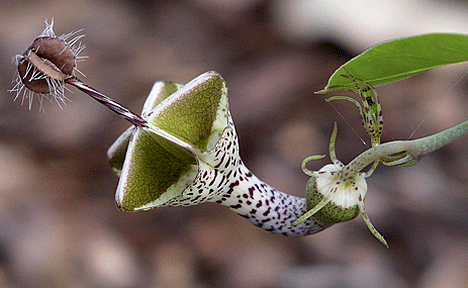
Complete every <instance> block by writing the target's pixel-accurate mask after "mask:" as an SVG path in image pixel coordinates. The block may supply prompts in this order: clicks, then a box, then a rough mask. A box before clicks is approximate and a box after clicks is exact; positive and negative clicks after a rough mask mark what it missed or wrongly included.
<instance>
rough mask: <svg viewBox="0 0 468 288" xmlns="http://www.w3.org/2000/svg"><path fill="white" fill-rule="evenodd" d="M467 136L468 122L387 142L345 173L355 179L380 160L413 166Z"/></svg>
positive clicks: (351, 165) (385, 162) (369, 152)
mask: <svg viewBox="0 0 468 288" xmlns="http://www.w3.org/2000/svg"><path fill="white" fill-rule="evenodd" d="M466 134H468V121H465V122H463V123H461V124H458V125H455V126H453V127H451V128H449V129H446V130H444V131H441V132H439V133H436V134H433V135H430V136H427V137H424V138H420V139H416V140H409V141H392V142H387V143H384V144H381V145H378V146H375V147H373V148H370V149H368V150H366V151H364V152H363V153H361V154H360V155H359V156H357V157H356V158H354V160H353V161H351V162H350V163H349V164H348V165H346V166H345V168H344V169H343V173H344V175H346V176H349V177H355V176H356V175H357V174H358V173H360V171H362V170H363V169H364V168H365V167H366V166H368V165H369V164H371V163H372V162H374V161H378V160H380V161H382V163H383V164H385V165H387V166H412V165H414V164H416V163H417V162H418V161H419V160H420V159H421V158H422V157H423V156H425V155H427V154H429V153H431V152H434V151H435V150H437V149H440V148H442V147H443V146H445V145H447V144H449V143H450V142H452V141H455V140H457V139H458V138H460V137H462V136H464V135H466Z"/></svg>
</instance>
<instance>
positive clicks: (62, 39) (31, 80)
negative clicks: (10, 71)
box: [10, 21, 86, 109]
mask: <svg viewBox="0 0 468 288" xmlns="http://www.w3.org/2000/svg"><path fill="white" fill-rule="evenodd" d="M53 25H54V22H53V21H51V23H50V24H49V23H47V21H46V28H45V30H44V31H43V32H42V33H41V34H40V35H39V36H38V37H36V39H34V41H33V43H32V44H31V45H30V46H29V47H28V48H27V49H26V51H25V52H24V53H23V54H22V55H17V56H16V64H17V66H18V75H17V77H16V79H15V82H16V84H15V86H14V87H13V89H11V90H10V91H11V92H16V97H15V100H16V99H17V98H19V96H20V95H22V103H23V102H24V101H25V100H28V102H29V108H30V109H31V106H32V102H33V99H34V97H35V96H38V98H39V102H40V108H39V109H42V102H43V100H44V98H46V99H48V100H49V101H51V102H56V103H57V104H58V105H59V106H60V105H61V104H66V101H67V100H68V99H67V98H66V97H65V86H64V84H65V82H64V81H65V80H66V79H67V78H69V77H73V76H74V74H75V71H78V69H77V68H76V67H77V62H78V61H80V60H82V59H84V58H86V57H83V56H78V55H79V53H80V52H81V51H83V49H84V48H85V46H84V45H81V43H79V44H78V45H76V43H77V42H78V40H79V39H81V38H82V37H83V36H84V35H78V36H75V37H73V38H72V36H74V35H76V33H77V32H79V31H76V32H72V33H68V34H64V35H61V36H58V37H57V36H56V35H55V33H54V31H53ZM70 38H72V39H71V40H70V41H68V40H69V39H70ZM78 72H79V71H78Z"/></svg>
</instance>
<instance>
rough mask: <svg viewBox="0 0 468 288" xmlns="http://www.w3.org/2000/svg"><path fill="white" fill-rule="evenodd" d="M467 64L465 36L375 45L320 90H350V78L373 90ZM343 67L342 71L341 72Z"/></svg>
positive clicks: (427, 37) (441, 35)
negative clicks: (431, 70) (463, 63)
mask: <svg viewBox="0 0 468 288" xmlns="http://www.w3.org/2000/svg"><path fill="white" fill-rule="evenodd" d="M465 61H468V35H464V34H450V33H435V34H424V35H418V36H412V37H407V38H399V39H395V40H390V41H386V42H382V43H380V44H377V45H375V46H373V47H371V48H369V49H368V50H366V51H364V52H363V53H361V54H360V55H358V56H356V57H354V58H353V59H351V60H350V61H348V62H346V63H345V64H344V65H342V66H341V67H340V68H338V69H337V70H336V71H335V72H334V73H333V75H332V76H331V77H330V79H328V84H327V86H325V88H324V89H323V90H321V91H318V92H316V93H318V94H323V93H327V92H332V91H346V90H348V91H349V90H353V89H354V88H355V84H354V83H353V81H352V79H350V78H349V74H348V73H347V72H346V69H347V70H348V71H349V73H350V74H351V75H352V77H354V78H356V79H359V80H362V81H365V82H367V83H368V84H370V85H372V86H374V87H377V86H381V85H385V84H388V83H392V82H396V81H398V80H401V79H405V78H408V77H411V76H414V75H417V74H420V73H422V72H425V71H427V70H430V69H433V68H436V67H440V66H445V65H450V64H455V63H460V62H465ZM345 68H346V69H345Z"/></svg>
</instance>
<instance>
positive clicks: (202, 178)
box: [12, 22, 468, 245]
mask: <svg viewBox="0 0 468 288" xmlns="http://www.w3.org/2000/svg"><path fill="white" fill-rule="evenodd" d="M52 28H53V22H51V23H50V24H48V23H46V29H45V30H44V32H43V33H42V34H41V35H40V36H38V37H37V38H36V39H35V40H34V41H33V44H31V46H30V47H29V48H28V49H27V50H26V52H25V53H24V54H22V55H20V56H18V57H17V64H18V73H19V76H18V78H17V80H16V86H15V87H14V88H13V89H12V91H14V92H16V93H17V95H16V98H18V97H22V102H24V101H26V100H28V102H29V106H30V107H31V105H32V99H33V98H34V97H35V96H36V95H39V99H40V102H41V105H42V101H43V99H44V98H46V99H49V100H51V101H53V102H57V103H58V104H61V103H65V101H66V98H65V95H64V89H65V87H64V85H65V84H68V85H72V86H74V87H76V88H77V89H79V90H81V91H83V92H84V93H86V94H87V95H89V96H91V97H92V98H94V99H95V100H97V101H98V102H100V103H101V104H103V105H105V106H106V107H108V108H109V109H111V110H112V111H114V112H116V113H117V114H119V115H121V116H123V117H124V118H125V119H126V120H127V121H129V122H130V123H131V124H132V126H131V127H130V128H129V129H127V130H126V131H125V132H124V133H123V134H122V135H121V136H120V137H119V138H118V139H117V141H116V142H115V143H114V144H113V145H112V146H111V147H110V149H109V151H108V156H109V160H110V164H111V166H112V168H113V169H114V170H115V171H116V173H117V175H118V176H119V177H120V180H119V184H118V187H117V192H116V198H115V200H116V203H117V206H118V207H119V209H121V210H122V211H140V210H147V209H151V208H156V207H162V206H178V205H196V204H199V203H202V202H214V203H219V204H221V205H224V206H226V207H229V208H230V209H231V210H233V211H234V212H236V213H238V214H239V215H241V216H242V217H244V218H245V219H247V220H248V221H249V222H251V223H252V224H254V225H256V226H258V227H260V228H262V229H264V230H266V231H269V232H272V233H277V234H283V235H287V236H305V235H310V234H313V233H317V232H319V231H321V230H323V229H325V228H328V227H330V226H332V225H333V224H335V223H339V222H343V221H347V220H350V219H353V218H355V217H356V216H357V215H359V214H362V216H363V218H364V221H365V222H366V224H367V226H368V227H369V229H370V230H371V232H372V233H373V234H374V235H375V236H376V237H377V238H378V239H379V240H380V241H381V242H382V243H384V244H385V245H386V242H385V240H384V239H383V237H382V236H381V235H380V233H378V232H377V230H375V228H374V227H373V226H372V224H371V223H370V221H369V219H368V218H367V215H366V213H365V210H364V199H365V196H366V193H367V184H366V180H365V178H367V177H369V176H370V175H371V174H372V171H373V170H374V169H375V168H376V167H377V164H378V163H379V162H382V163H384V164H385V165H390V166H395V165H396V166H411V165H413V164H415V163H416V162H417V161H419V159H420V158H421V157H423V156H424V155H426V154H428V153H430V152H432V151H434V150H436V149H439V148H440V147H442V146H444V145H446V144H448V143H450V142H451V141H454V140H455V139H457V138H459V137H461V136H463V135H466V134H467V133H468V121H467V122H464V123H462V124H459V125H456V126H454V127H452V128H449V129H447V130H444V131H442V132H439V133H437V134H434V135H431V136H428V137H425V138H421V139H416V140H411V141H392V142H387V143H384V144H380V135H381V127H382V126H381V124H382V123H381V121H382V118H381V113H380V105H379V104H378V103H377V102H376V101H378V99H377V96H376V95H375V94H373V93H374V91H373V90H372V89H368V88H369V87H370V86H369V87H367V88H365V87H364V88H365V89H361V88H360V87H357V88H359V89H357V90H358V92H360V93H361V96H363V101H365V102H366V103H364V108H363V109H364V112H366V113H365V114H361V115H363V121H364V122H366V123H365V124H366V125H367V126H366V127H367V128H366V130H367V131H368V133H369V134H370V136H371V138H372V139H373V140H372V146H373V147H372V148H370V149H368V150H367V151H364V152H363V153H362V154H360V155H358V156H357V157H356V158H355V159H354V160H352V161H351V162H350V163H349V164H347V165H344V164H343V163H341V162H340V161H339V160H338V159H337V158H336V155H335V149H334V142H335V139H336V134H337V128H336V126H335V129H334V130H333V134H332V138H331V141H330V158H331V160H332V164H329V165H326V166H324V167H323V168H322V169H320V170H318V171H309V170H307V169H306V168H305V165H306V164H307V162H308V161H309V160H313V159H317V158H321V157H322V156H311V157H308V158H306V159H305V160H304V161H303V164H302V168H303V170H304V172H305V173H306V174H308V175H309V176H311V178H310V180H309V181H308V183H307V185H306V198H304V197H296V196H292V195H289V194H286V193H283V192H281V191H278V190H276V189H275V188H273V187H271V186H270V185H268V184H267V183H265V182H263V181H261V180H260V179H258V178H257V177H256V176H255V175H254V174H253V173H252V172H251V171H249V169H248V168H247V167H246V166H245V165H244V163H243V161H242V159H241V158H240V155H239V145H238V141H237V134H236V131H235V127H234V123H233V121H232V118H231V115H230V112H229V105H228V98H227V85H226V82H225V81H224V79H223V78H222V77H221V75H219V74H218V73H216V72H213V71H212V72H206V73H204V74H202V75H200V76H198V77H197V78H195V79H194V80H192V81H190V82H189V83H187V84H185V85H182V84H177V83H174V82H156V83H155V84H154V86H153V89H152V91H151V93H150V95H149V96H148V98H147V100H146V102H145V104H144V107H143V111H142V115H141V116H140V115H138V114H135V113H133V112H131V111H130V110H128V109H127V108H125V107H123V106H122V105H120V104H119V103H117V102H115V101H114V100H112V99H111V98H109V97H107V96H105V95H104V94H102V93H100V92H99V91H97V90H96V89H94V88H92V87H90V86H88V85H86V84H85V83H83V82H82V81H81V80H80V79H78V77H77V76H76V75H75V72H76V71H78V70H77V68H76V63H77V61H79V60H81V59H82V57H80V56H78V55H79V53H80V52H81V51H82V50H83V49H84V45H81V44H77V42H78V41H79V39H81V37H82V35H80V36H75V35H76V32H75V33H70V34H65V35H62V36H59V37H57V36H55V33H54V32H53V30H52ZM70 38H71V40H70ZM372 95H375V97H374V98H372ZM366 105H367V106H366ZM358 107H360V106H359V105H358ZM360 109H361V108H360ZM361 110H362V109H361ZM367 110H368V111H367ZM361 112H362V111H361ZM371 164H372V167H371V169H370V170H369V171H367V172H362V171H363V169H365V168H366V167H367V166H369V165H371Z"/></svg>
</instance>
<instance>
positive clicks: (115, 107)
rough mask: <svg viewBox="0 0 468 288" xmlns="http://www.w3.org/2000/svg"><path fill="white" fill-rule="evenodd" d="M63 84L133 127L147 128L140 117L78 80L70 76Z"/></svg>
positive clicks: (145, 122) (146, 124) (144, 121)
mask: <svg viewBox="0 0 468 288" xmlns="http://www.w3.org/2000/svg"><path fill="white" fill-rule="evenodd" d="M65 83H67V84H70V85H72V86H75V87H76V88H78V89H79V90H81V91H83V92H84V93H86V94H88V95H89V96H91V97H92V98H94V100H96V101H98V102H99V103H101V104H103V105H104V106H106V107H107V108H109V109H111V110H112V111H114V112H115V113H117V114H119V115H121V116H123V117H124V118H125V119H126V120H127V121H129V122H130V123H132V124H133V125H135V126H136V127H147V126H148V122H147V121H146V120H145V119H143V118H142V117H141V116H140V115H138V114H136V113H134V112H132V111H130V110H129V109H127V108H125V107H124V106H122V105H120V104H119V103H117V102H115V101H114V100H113V99H111V98H109V97H107V96H106V95H104V94H102V93H101V92H99V91H97V90H96V89H94V88H93V87H91V86H89V85H86V84H85V83H83V81H81V80H80V79H79V78H77V77H75V76H72V77H69V78H67V79H65Z"/></svg>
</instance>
